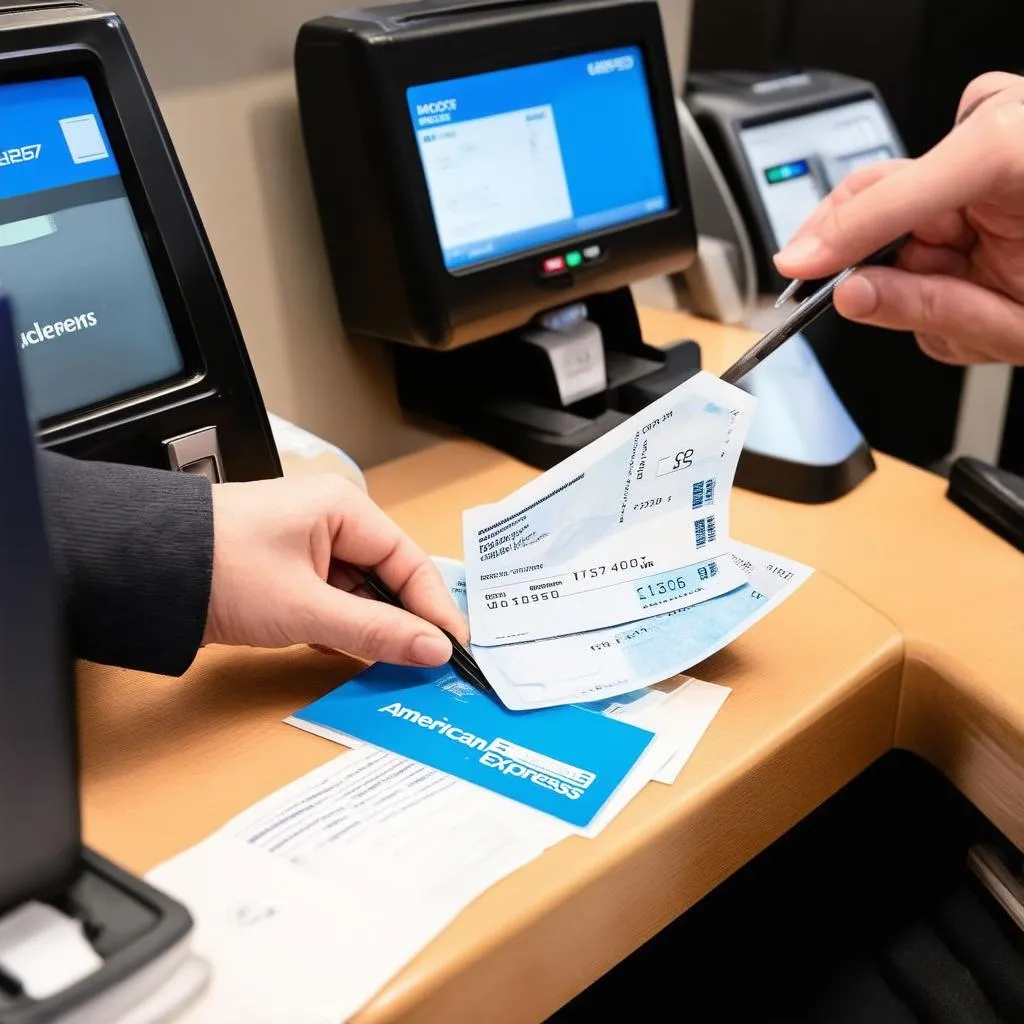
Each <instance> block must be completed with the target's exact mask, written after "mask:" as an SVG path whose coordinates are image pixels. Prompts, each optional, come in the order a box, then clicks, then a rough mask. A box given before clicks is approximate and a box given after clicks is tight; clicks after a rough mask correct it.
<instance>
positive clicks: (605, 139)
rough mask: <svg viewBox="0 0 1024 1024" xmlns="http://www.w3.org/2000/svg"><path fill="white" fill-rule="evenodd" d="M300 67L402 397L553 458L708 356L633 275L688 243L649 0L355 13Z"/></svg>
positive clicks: (357, 271) (347, 289)
mask: <svg viewBox="0 0 1024 1024" xmlns="http://www.w3.org/2000/svg"><path fill="white" fill-rule="evenodd" d="M295 71H296V80H297V86H298V94H299V105H300V111H301V118H302V130H303V137H304V139H305V145H306V152H307V157H308V161H309V168H310V173H311V176H312V181H313V187H314V191H315V195H316V201H317V207H318V210H319V214H320V221H321V225H322V228H323V236H324V243H325V247H326V250H327V254H328V258H329V262H330V266H331V271H332V276H333V279H334V285H335V290H336V294H337V299H338V305H339V308H340V312H341V317H342V320H343V322H344V325H345V327H346V329H347V331H348V332H349V333H350V334H353V335H360V336H364V337H372V338H376V339H380V340H383V341H385V342H388V343H394V356H395V369H396V375H397V381H398V394H399V399H400V401H401V404H402V405H403V407H404V408H405V409H406V410H407V411H408V412H410V413H413V414H415V415H420V416H426V417H429V418H430V419H433V420H440V421H442V422H444V423H449V424H453V425H455V426H457V427H458V428H459V429H460V430H462V431H465V432H467V433H470V434H472V435H474V436H477V437H479V438H481V439H483V440H486V441H488V442H489V443H491V444H494V445H496V446H498V447H501V448H504V449H505V450H506V451H509V452H511V453H512V454H514V455H517V456H518V457H520V458H523V459H525V460H526V461H528V462H531V463H532V464H534V465H537V466H549V465H552V464H553V463H555V462H557V461H559V460H560V459H561V458H563V457H565V456H566V455H568V454H570V453H571V452H573V451H575V450H577V449H579V448H581V447H583V446H584V445H585V444H587V443H589V442H590V441H592V440H593V439H594V438H595V437H597V436H599V435H600V434H602V433H603V432H605V431H606V430H608V429H610V428H611V427H613V426H615V425H616V424H617V423H619V422H621V421H622V420H624V419H625V418H627V417H628V416H629V415H631V414H632V413H634V412H636V411H637V410H638V409H639V408H642V407H643V405H645V404H646V403H647V402H648V401H650V400H652V399H653V398H655V397H657V396H658V395H659V394H663V393H664V392H665V391H667V390H669V389H670V388H671V387H673V386H675V384H678V383H680V382H681V381H682V380H684V379H685V378H686V377H687V376H689V375H690V374H692V373H693V372H694V371H695V370H696V369H698V368H699V353H698V350H697V347H696V345H693V344H692V343H690V344H684V345H679V346H677V347H676V348H674V349H670V350H668V352H665V351H659V350H655V349H652V348H649V347H647V346H646V345H644V343H643V342H642V340H641V337H640V330H639V325H638V322H637V318H636V312H635V309H634V306H633V302H632V298H631V292H630V290H629V285H630V284H631V283H633V282H635V281H637V280H640V279H643V278H649V277H654V276H658V275H663V274H670V273H675V272H678V271H680V270H682V269H684V268H685V267H687V266H688V265H689V263H690V262H691V261H692V259H693V255H694V248H695V232H694V222H693V215H692V211H691V208H690V202H689V190H688V186H687V180H686V173H685V170H684V165H683V152H682V145H681V142H680V137H679V128H678V122H677V118H676V111H675V102H674V97H673V92H672V85H671V80H670V76H669V70H668V62H667V58H666V54H665V44H664V39H663V37H662V29H661V20H660V16H659V13H658V5H657V3H656V2H655V0H546V2H537V0H520V2H509V0H502V2H496V0H468V2H467V0H448V2H438V0H430V2H414V3H402V4H394V5H391V6H386V7H376V8H372V9H367V10H359V11H348V12H344V13H341V14H336V15H332V16H330V17H324V18H320V19H318V20H316V21H312V22H309V23H307V24H305V25H303V26H302V29H301V31H300V33H299V36H298V40H297V43H296V51H295Z"/></svg>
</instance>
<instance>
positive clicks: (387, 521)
mask: <svg viewBox="0 0 1024 1024" xmlns="http://www.w3.org/2000/svg"><path fill="white" fill-rule="evenodd" d="M345 504H346V508H345V509H343V510H342V513H341V517H340V521H339V524H338V526H337V528H336V529H335V530H334V532H333V537H332V545H331V553H332V554H333V556H334V557H335V558H337V559H339V560H341V561H343V562H348V563H349V564H350V565H355V566H359V567H360V568H364V569H373V570H374V571H375V572H376V573H377V575H378V576H379V577H380V578H381V579H382V580H383V581H384V582H385V583H386V584H387V585H388V586H389V587H390V588H391V589H392V590H393V591H394V592H395V593H396V594H397V595H398V597H399V599H400V600H401V602H402V605H403V607H404V608H406V609H407V610H408V611H410V612H412V613H413V614H414V615H418V616H419V617H420V618H421V619H426V620H427V621H428V622H432V623H433V624H434V625H435V626H440V627H441V628H442V629H447V630H448V632H449V633H452V634H454V635H455V636H456V637H457V638H458V639H459V640H461V641H465V640H467V639H468V635H469V631H468V629H467V627H466V620H465V619H464V618H463V617H462V614H461V612H460V611H459V609H458V608H457V607H456V605H455V602H454V600H453V599H452V596H451V594H450V593H449V591H448V587H447V586H445V582H444V579H443V578H442V576H441V573H440V571H439V570H438V568H437V566H436V565H434V563H433V561H432V560H431V559H430V557H429V556H428V555H427V554H426V552H425V551H423V550H422V549H421V548H420V547H419V545H418V544H416V543H415V542H414V541H413V540H412V538H411V537H410V536H409V535H408V534H407V533H405V531H404V530H402V529H401V528H400V527H399V526H398V524H397V523H396V522H395V521H394V520H393V519H391V518H390V517H389V516H388V515H387V514H386V513H385V512H384V511H383V510H382V509H381V508H380V507H379V506H378V505H377V504H376V503H375V502H373V501H372V500H371V499H370V498H369V497H368V496H367V495H366V494H364V493H363V492H362V491H360V490H359V489H358V488H352V492H351V494H346V502H345Z"/></svg>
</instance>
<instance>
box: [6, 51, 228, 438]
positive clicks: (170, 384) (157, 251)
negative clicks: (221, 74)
mask: <svg viewBox="0 0 1024 1024" xmlns="http://www.w3.org/2000/svg"><path fill="white" fill-rule="evenodd" d="M73 77H81V78H84V79H85V80H86V82H87V83H88V85H89V88H90V90H91V91H92V94H93V100H94V102H95V104H96V108H97V110H98V111H99V114H100V117H101V118H102V120H103V127H104V130H105V131H106V134H107V138H108V139H109V141H110V145H111V149H112V150H113V155H114V158H115V160H116V161H117V165H118V171H119V174H120V177H121V181H122V183H123V185H124V191H125V196H126V197H127V199H128V202H129V205H130V207H131V210H132V214H133V216H134V217H135V221H136V224H137V226H138V229H139V233H140V235H141V237H142V241H143V245H144V247H145V252H146V255H147V256H148V258H149V260H150V265H151V266H152V268H153V273H154V276H155V277H156V281H157V285H158V287H159V290H160V295H161V298H162V300H163V303H164V307H165V308H166V310H167V316H168V319H169V321H170V324H171V329H172V331H173V334H174V340H175V342H176V344H177V347H178V350H179V352H180V354H181V358H182V362H183V366H182V370H181V372H180V373H178V374H175V375H174V376H172V377H162V378H160V379H158V380H156V381H153V382H151V383H149V384H145V385H142V386H140V387H138V388H133V389H131V390H129V391H123V392H118V393H117V394H115V395H111V396H109V397H108V398H105V399H101V400H100V401H97V402H93V403H90V404H88V405H83V406H79V407H78V408H76V409H73V410H69V411H67V412H65V413H61V414H58V415H56V416H51V417H48V418H46V419H44V420H40V421H39V423H38V424H37V431H38V434H39V437H40V439H41V440H46V439H47V438H48V437H50V436H53V435H58V434H61V433H64V432H67V431H68V430H70V429H76V428H81V427H85V426H89V427H93V426H98V425H102V424H103V423H106V422H109V421H114V420H116V419H117V418H119V417H120V416H122V415H124V414H125V413H126V412H131V413H133V414H138V413H139V412H140V411H141V412H145V411H146V410H147V409H148V408H155V407H156V406H157V405H162V404H166V402H167V400H168V399H172V398H173V397H177V396H178V395H179V394H180V393H182V392H186V391H195V390H196V389H197V388H200V389H202V388H203V387H204V382H205V378H206V376H207V372H208V366H207V363H206V358H205V355H204V353H203V351H202V348H201V346H200V344H199V340H198V337H197V333H196V330H195V326H194V323H193V321H192V318H191V316H190V313H189V309H188V306H187V304H186V302H185V297H184V294H183V292H182V288H181V282H180V281H179V278H178V276H177V274H176V273H175V269H174V262H173V259H172V255H171V252H170V251H169V249H168V246H167V244H166V241H165V237H164V232H163V231H162V230H161V227H160V226H159V224H158V220H157V216H156V213H155V210H154V208H153V204H152V202H151V200H150V197H149V196H148V195H147V190H146V187H145V183H144V180H143V176H142V173H141V171H140V168H139V166H138V164H137V162H136V160H135V158H134V155H133V152H132V147H131V144H130V141H129V136H128V132H127V131H126V128H125V125H124V123H123V121H122V119H121V117H120V112H119V109H118V104H117V102H116V100H115V98H114V97H115V91H114V88H113V87H112V85H111V83H110V81H109V79H108V75H107V73H106V67H105V65H104V61H103V59H102V57H101V56H100V55H99V54H97V53H96V52H95V51H93V50H92V49H91V48H89V47H87V46H84V45H72V46H68V47H54V48H47V49H45V50H39V51H36V52H29V53H14V54H12V55H9V56H8V55H0V87H2V86H4V85H13V84H18V83H26V82H35V81H39V82H41V81H52V80H54V79H59V78H73Z"/></svg>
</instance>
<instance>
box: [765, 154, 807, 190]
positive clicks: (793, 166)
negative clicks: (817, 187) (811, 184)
mask: <svg viewBox="0 0 1024 1024" xmlns="http://www.w3.org/2000/svg"><path fill="white" fill-rule="evenodd" d="M810 173H811V167H810V164H808V163H807V161H806V160H790V161H789V163H785V164H778V165H777V166H775V167H767V168H765V172H764V176H765V179H766V180H767V182H768V184H769V185H778V184H780V183H781V182H783V181H792V180H793V179H794V178H803V177H805V176H806V175H808V174H810Z"/></svg>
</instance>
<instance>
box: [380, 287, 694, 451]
mask: <svg viewBox="0 0 1024 1024" xmlns="http://www.w3.org/2000/svg"><path fill="white" fill-rule="evenodd" d="M585 305H586V311H587V319H588V320H589V321H590V322H591V323H593V324H596V325H597V326H598V327H599V328H600V331H601V338H602V344H603V356H604V364H605V372H606V377H607V386H606V387H605V388H604V389H603V390H600V391H599V392H597V393H596V394H592V395H590V396H589V397H586V398H582V399H580V400H579V401H575V402H571V403H570V404H568V405H566V404H563V401H562V398H561V393H562V391H563V390H564V389H563V388H562V387H560V383H559V379H558V373H557V370H556V366H555V363H554V362H553V358H552V355H551V353H550V352H549V351H546V350H545V349H544V348H541V347H538V346H537V345H534V344H531V343H530V342H529V341H527V340H526V339H525V338H524V337H523V336H522V335H523V332H522V331H516V332H511V333H509V334H502V335H498V336H497V337H494V338H489V339H487V340H485V341H481V342H477V343H476V344H473V345H469V346H466V347H465V348H461V349H456V350H454V351H450V352H437V351H432V350H429V349H422V348H411V347H408V346H404V345H398V346H395V349H394V358H395V373H396V379H397V383H398V398H399V402H400V404H401V406H402V408H403V409H405V410H406V411H407V412H408V413H411V414H413V415H414V416H420V417H424V418H425V419H428V420H431V421H434V422H437V423H443V424H447V425H450V426H452V427H455V428H456V429H458V430H459V431H460V432H463V433H465V434H468V435H469V436H470V437H474V438H476V439H477V440H480V441H483V442H485V443H486V444H489V445H492V446H493V447H495V448H498V449H499V450H500V451H503V452H507V453H508V454H509V455H512V456H513V457H515V458H517V459H520V460H522V461H523V462H526V463H527V464H529V465H531V466H535V467H537V468H538V469H550V468H551V467H552V466H554V465H555V464H557V463H558V462H560V461H561V460H562V459H564V458H566V457H567V456H569V455H571V454H572V453H573V452H576V451H579V450H580V449H581V448H583V447H585V446H586V445H588V444H590V442H591V441H594V440H595V439H596V438H598V437H600V436H601V435H602V434H604V433H606V432H607V431H609V430H611V429H612V428H613V427H615V426H617V425H618V424H619V423H622V422H623V421H624V420H626V419H628V418H629V417H630V416H632V415H633V414H634V413H636V412H639V411H640V410H641V409H642V408H644V406H646V405H648V404H649V403H650V402H652V401H654V400H655V399H656V398H659V397H660V396H661V395H664V394H666V393H668V392H669V391H671V390H672V389H673V388H674V387H677V386H678V385H679V384H682V383H683V382H684V381H685V380H688V379H689V378H690V377H692V376H693V374H695V373H696V372H697V371H698V370H700V348H699V347H698V345H697V344H696V342H693V341H680V342H679V343H677V344H676V345H674V346H672V347H670V348H666V349H660V348H653V347H651V346H650V345H646V344H644V342H643V338H642V337H641V333H640V322H639V320H638V318H637V313H636V306H635V303H634V301H633V296H632V292H631V291H630V289H629V288H621V289H619V290H617V291H614V292H610V293H608V294H604V295H595V296H592V297H591V298H589V299H587V300H586V301H585Z"/></svg>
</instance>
